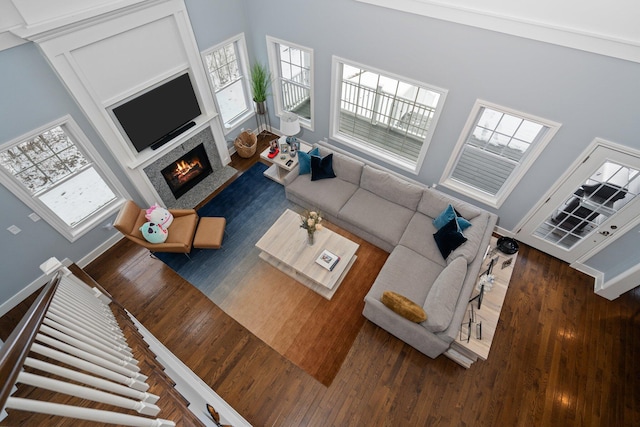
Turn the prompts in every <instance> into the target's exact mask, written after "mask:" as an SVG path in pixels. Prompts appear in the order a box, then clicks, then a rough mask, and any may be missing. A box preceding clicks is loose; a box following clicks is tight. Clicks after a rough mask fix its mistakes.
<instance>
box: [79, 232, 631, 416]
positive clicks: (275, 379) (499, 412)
mask: <svg viewBox="0 0 640 427" xmlns="http://www.w3.org/2000/svg"><path fill="white" fill-rule="evenodd" d="M85 270H86V271H87V272H88V273H89V274H90V275H91V276H92V277H93V278H94V279H96V280H97V281H98V282H99V283H101V284H102V285H103V286H104V287H105V288H106V289H107V290H108V291H109V292H111V293H112V294H113V295H114V297H115V298H117V299H118V300H119V301H121V302H123V303H124V304H125V306H126V307H127V309H128V310H130V311H131V312H132V313H133V314H134V315H135V316H136V317H137V318H138V319H139V320H140V321H142V323H144V324H145V325H146V326H147V328H149V329H150V330H151V331H152V332H153V333H154V334H155V335H156V336H157V337H158V338H159V339H160V340H161V341H162V342H163V343H164V344H165V345H166V346H167V347H168V348H169V349H170V350H171V351H173V352H174V353H175V354H176V355H177V356H178V357H179V358H180V359H181V360H183V361H184V362H185V363H186V364H187V365H188V366H189V367H190V368H191V369H192V370H193V371H194V372H195V373H196V374H198V375H199V376H200V377H201V378H202V379H203V380H204V381H205V382H206V383H207V384H209V385H210V386H211V387H212V388H213V389H214V390H216V392H217V393H218V394H220V395H221V396H222V397H223V398H224V399H225V400H226V401H227V402H229V404H231V405H232V406H233V407H234V408H236V410H238V411H239V412H240V413H241V414H242V415H243V416H244V417H245V418H246V419H247V420H248V421H249V422H250V423H252V424H253V425H255V426H302V425H304V426H372V425H376V426H386V425H388V426H391V425H393V426H545V427H546V426H637V425H640V363H638V361H639V360H640V289H638V288H636V289H634V290H632V291H630V292H627V293H626V294H624V295H622V296H621V297H619V298H618V299H617V300H615V301H607V300H605V299H603V298H601V297H599V296H597V295H595V294H594V293H593V279H591V278H590V277H588V276H585V275H583V274H581V273H579V272H577V271H575V270H573V269H571V268H570V267H569V266H568V265H567V264H565V263H563V262H561V261H559V260H557V259H554V258H552V257H549V256H548V255H545V254H543V253H541V252H539V251H537V250H535V249H532V248H530V247H528V246H526V245H521V249H520V252H519V255H518V259H517V261H516V263H515V266H514V273H513V276H512V279H511V284H510V287H509V291H508V292H507V296H506V299H505V303H504V307H503V310H502V314H501V317H500V322H499V324H498V329H497V331H496V337H495V339H494V342H493V346H492V349H491V353H490V354H489V359H488V360H487V361H484V362H482V361H480V362H477V363H475V364H474V365H473V366H472V367H471V368H470V369H464V368H462V367H460V366H458V365H456V364H455V363H454V362H453V361H451V360H449V359H447V358H445V357H444V356H440V357H438V358H437V359H430V358H428V357H427V356H424V355H422V354H421V353H419V352H417V351H416V350H414V349H413V348H411V347H410V346H408V345H406V344H404V343H403V342H401V341H400V340H398V339H396V338H395V337H393V336H391V335H390V334H388V333H387V332H385V331H384V330H382V329H380V328H378V327H377V326H375V325H373V324H372V323H370V322H368V321H364V323H363V325H362V327H361V329H360V331H359V333H358V335H357V337H356V339H355V341H354V343H353V345H352V347H351V349H350V351H349V353H348V355H347V358H346V359H345V361H344V363H343V364H342V366H341V368H340V370H339V372H338V374H337V376H336V378H335V379H334V381H333V382H332V384H331V385H330V386H329V387H325V386H324V385H322V384H321V383H319V382H318V381H316V380H315V379H313V378H312V377H311V376H310V375H308V374H306V373H305V372H304V371H303V370H302V369H300V368H298V367H297V366H295V365H294V364H293V363H291V362H289V361H288V360H287V359H286V358H284V357H282V356H281V355H280V354H279V353H278V352H276V351H275V350H273V349H272V348H270V347H269V346H267V345H266V344H265V343H263V342H262V341H260V340H259V339H258V338H257V337H255V336H254V335H253V334H251V333H249V332H248V331H247V329H246V328H244V327H242V326H241V325H240V324H239V323H238V322H236V321H235V320H233V319H232V318H231V317H230V316H229V315H227V314H225V313H224V312H223V311H222V310H221V309H220V308H219V307H217V306H216V305H215V304H213V303H212V302H211V301H210V300H209V299H208V298H206V297H205V296H204V295H202V294H201V293H200V291H198V290H197V289H196V288H194V287H193V286H191V285H190V284H189V283H187V282H185V281H184V280H183V279H182V278H180V277H179V276H178V275H177V274H175V273H174V272H173V271H172V270H170V269H169V268H168V267H166V266H165V265H164V264H163V263H162V262H159V261H157V260H154V259H153V258H151V257H149V255H148V253H147V252H146V251H145V250H143V249H141V248H139V247H135V246H134V245H133V244H130V243H127V242H121V243H118V244H117V245H115V246H114V247H113V248H112V249H110V250H109V251H108V252H107V253H105V254H104V255H103V256H101V257H100V258H99V259H97V260H96V261H94V262H93V263H91V264H90V265H89V266H88V267H87V268H86V269H85ZM340 316H341V314H340V313H336V314H335V321H336V322H341V321H343V320H342V319H341V317H340ZM179 425H184V424H179Z"/></svg>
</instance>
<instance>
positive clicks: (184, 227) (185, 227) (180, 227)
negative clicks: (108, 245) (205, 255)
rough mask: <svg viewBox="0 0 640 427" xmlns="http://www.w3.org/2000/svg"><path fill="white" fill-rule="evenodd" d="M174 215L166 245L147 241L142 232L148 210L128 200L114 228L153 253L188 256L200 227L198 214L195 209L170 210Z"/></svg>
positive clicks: (121, 209)
mask: <svg viewBox="0 0 640 427" xmlns="http://www.w3.org/2000/svg"><path fill="white" fill-rule="evenodd" d="M169 212H171V214H172V215H173V222H172V223H171V226H170V227H169V230H168V231H169V235H168V236H167V240H166V241H165V242H164V243H150V242H147V241H146V240H145V238H144V237H143V236H142V232H141V231H140V227H141V226H142V224H144V223H145V222H147V219H146V218H145V216H144V215H145V213H146V210H145V209H142V208H140V207H139V206H138V205H136V204H135V202H133V201H131V200H127V201H126V202H125V203H124V204H123V205H122V207H121V208H120V212H119V213H118V216H117V217H116V220H115V221H114V223H113V226H114V227H115V228H116V229H117V230H118V231H119V232H121V233H122V234H124V236H125V237H126V238H127V239H129V240H131V241H132V242H135V243H137V244H139V245H140V246H144V247H145V248H147V249H149V250H150V251H151V252H176V253H185V254H188V253H189V252H191V247H192V244H193V236H194V235H195V232H196V228H197V226H198V219H199V218H198V214H197V213H196V211H195V210H193V209H169Z"/></svg>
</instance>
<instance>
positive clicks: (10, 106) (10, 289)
mask: <svg viewBox="0 0 640 427" xmlns="http://www.w3.org/2000/svg"><path fill="white" fill-rule="evenodd" d="M0 93H2V98H1V99H0V118H1V119H0V120H1V125H0V144H3V143H6V142H8V141H11V140H13V139H15V138H17V137H19V136H21V135H23V134H25V133H28V132H31V131H33V130H34V129H36V128H38V127H41V126H43V125H45V124H47V123H50V122H52V121H54V120H57V119H60V118H61V117H63V116H65V115H67V114H68V115H71V116H72V117H73V119H74V120H75V121H76V123H78V125H79V126H80V128H81V129H82V131H83V132H84V133H85V134H86V135H87V137H88V138H89V140H90V141H91V142H92V143H93V144H94V146H95V147H96V149H97V150H98V151H99V152H100V155H101V156H102V158H103V159H104V160H105V161H106V162H107V164H108V165H109V167H110V168H112V169H113V170H114V171H115V174H116V175H117V176H123V175H124V173H123V172H122V171H121V169H120V168H119V166H118V163H117V162H116V161H115V160H114V159H113V157H112V156H111V154H110V153H109V151H108V150H107V148H106V146H105V145H104V142H103V141H102V140H101V139H100V137H99V136H98V135H97V133H96V132H95V130H94V129H93V127H92V126H91V125H90V124H89V122H88V121H87V119H86V116H85V115H84V114H83V113H82V112H81V111H80V109H79V107H78V105H77V104H76V103H75V101H74V100H73V99H72V98H71V96H70V95H69V93H68V92H67V91H66V89H65V87H64V86H63V85H62V83H61V82H60V80H59V79H58V78H57V76H56V74H55V73H54V72H53V70H52V69H51V67H50V66H49V64H48V62H47V61H46V60H45V59H44V56H43V55H42V54H41V53H40V51H39V50H38V48H37V47H36V46H35V45H34V44H33V43H28V44H23V45H20V46H17V47H14V48H11V49H8V50H4V51H2V52H0ZM123 184H124V185H125V188H126V189H127V191H128V192H129V193H130V194H131V195H132V196H133V197H139V195H137V193H136V190H135V189H134V188H133V186H132V185H131V184H130V183H129V182H123ZM0 201H1V204H2V211H1V213H0V219H1V221H0V233H1V235H2V238H1V239H0V253H1V254H2V256H1V257H0V272H1V273H2V274H1V276H2V281H1V284H0V304H2V303H4V302H6V301H7V300H8V299H9V298H11V297H12V296H14V295H15V294H16V293H18V292H19V291H20V290H21V289H23V288H24V287H25V286H26V285H28V284H29V283H31V282H32V281H34V280H35V279H37V278H38V277H39V276H40V275H41V274H42V272H41V271H40V269H39V265H40V264H41V263H42V262H44V261H46V260H47V259H49V258H50V257H56V258H58V259H60V260H63V259H64V258H69V259H71V260H72V261H78V260H80V259H81V258H82V257H84V256H86V255H87V254H88V253H89V252H91V251H93V250H95V249H96V248H97V247H99V246H100V245H101V244H102V243H104V242H105V241H106V240H108V239H109V237H111V236H113V235H115V234H117V232H116V231H115V230H113V229H112V228H111V229H105V228H102V225H104V224H101V225H100V226H98V227H96V228H95V229H94V230H92V231H90V232H88V233H87V234H85V235H84V236H83V237H81V238H80V239H78V240H77V241H76V242H74V243H71V242H69V241H68V240H67V239H66V238H64V237H63V236H62V235H61V234H59V233H58V232H57V231H56V230H54V229H53V228H52V227H51V226H50V225H49V224H47V223H46V222H45V221H42V220H41V221H38V222H35V223H34V222H33V221H31V219H29V218H28V217H27V215H29V214H30V213H31V212H32V211H31V209H29V207H28V206H26V205H25V204H23V203H22V202H21V201H20V200H19V199H18V198H17V197H15V196H14V195H13V193H11V192H10V191H9V190H7V189H6V188H5V187H4V186H0ZM112 220H113V218H111V219H110V220H108V221H105V224H107V223H109V222H111V221H112ZM13 224H15V225H17V226H18V227H20V228H21V229H22V232H21V233H19V234H17V235H15V236H14V235H13V234H11V233H9V232H8V231H6V228H7V227H9V226H11V225H13Z"/></svg>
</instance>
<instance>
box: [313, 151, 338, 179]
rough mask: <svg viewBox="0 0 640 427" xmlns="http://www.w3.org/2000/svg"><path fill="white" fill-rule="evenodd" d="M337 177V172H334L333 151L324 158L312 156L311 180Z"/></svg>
mask: <svg viewBox="0 0 640 427" xmlns="http://www.w3.org/2000/svg"><path fill="white" fill-rule="evenodd" d="M335 177H336V174H335V173H333V153H331V154H327V155H326V156H324V157H322V158H320V157H318V156H311V181H317V180H319V179H326V178H335Z"/></svg>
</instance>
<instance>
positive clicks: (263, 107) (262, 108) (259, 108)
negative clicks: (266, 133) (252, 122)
mask: <svg viewBox="0 0 640 427" xmlns="http://www.w3.org/2000/svg"><path fill="white" fill-rule="evenodd" d="M254 102H255V103H256V113H258V114H260V115H262V114H265V113H266V112H267V102H266V101H254Z"/></svg>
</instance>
